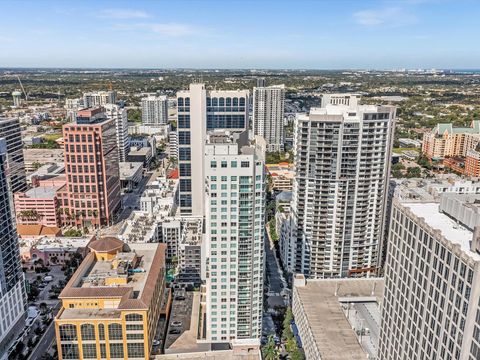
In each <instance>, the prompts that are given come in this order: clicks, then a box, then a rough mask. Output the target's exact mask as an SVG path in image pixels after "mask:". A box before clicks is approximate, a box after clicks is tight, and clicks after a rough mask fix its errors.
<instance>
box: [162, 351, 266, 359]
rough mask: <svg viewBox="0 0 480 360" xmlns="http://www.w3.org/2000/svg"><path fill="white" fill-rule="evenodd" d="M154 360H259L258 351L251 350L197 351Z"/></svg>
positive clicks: (167, 355) (165, 355) (260, 357)
mask: <svg viewBox="0 0 480 360" xmlns="http://www.w3.org/2000/svg"><path fill="white" fill-rule="evenodd" d="M155 359H156V360H177V359H183V360H219V359H221V360H261V359H262V355H261V353H260V350H258V349H255V350H251V351H250V352H248V353H242V352H235V351H234V350H219V351H199V352H193V353H191V352H186V353H175V354H164V355H157V356H155Z"/></svg>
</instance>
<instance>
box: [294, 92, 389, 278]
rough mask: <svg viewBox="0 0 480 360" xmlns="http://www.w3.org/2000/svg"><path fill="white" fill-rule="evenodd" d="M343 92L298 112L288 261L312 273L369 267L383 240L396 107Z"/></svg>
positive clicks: (354, 272) (363, 271)
mask: <svg viewBox="0 0 480 360" xmlns="http://www.w3.org/2000/svg"><path fill="white" fill-rule="evenodd" d="M342 97H343V98H344V100H343V101H344V102H343V103H341V104H338V105H334V104H332V102H331V101H326V100H325V99H324V101H325V103H324V107H322V108H313V109H311V110H310V114H308V115H304V114H302V115H298V116H297V118H296V129H295V134H294V152H295V171H296V175H295V181H294V189H293V206H292V214H293V222H294V224H293V230H292V236H293V237H294V239H293V243H294V246H290V249H291V251H290V261H289V262H290V263H291V264H294V265H293V266H292V267H293V268H294V270H295V272H301V273H304V274H305V275H307V276H310V277H314V278H323V277H343V276H368V275H371V274H374V273H376V272H377V270H378V266H379V254H381V248H382V246H383V241H382V240H383V225H384V216H385V215H384V214H385V206H386V193H387V186H388V178H389V171H390V153H391V148H392V140H393V126H394V119H395V108H394V107H391V106H374V105H358V104H357V98H356V97H355V96H352V97H350V98H348V96H345V95H343V96H342ZM336 98H337V97H336V96H332V95H331V96H329V99H336Z"/></svg>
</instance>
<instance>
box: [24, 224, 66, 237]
mask: <svg viewBox="0 0 480 360" xmlns="http://www.w3.org/2000/svg"><path fill="white" fill-rule="evenodd" d="M17 233H18V236H19V237H20V238H36V237H38V238H40V237H42V236H61V235H62V230H61V229H60V228H58V227H56V226H44V225H41V224H37V225H23V224H19V225H17Z"/></svg>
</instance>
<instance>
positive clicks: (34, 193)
mask: <svg viewBox="0 0 480 360" xmlns="http://www.w3.org/2000/svg"><path fill="white" fill-rule="evenodd" d="M59 188H60V186H39V187H34V188H32V189H30V190H27V191H26V192H25V196H27V197H28V198H30V199H49V200H53V199H55V196H56V194H57V190H58V189H59Z"/></svg>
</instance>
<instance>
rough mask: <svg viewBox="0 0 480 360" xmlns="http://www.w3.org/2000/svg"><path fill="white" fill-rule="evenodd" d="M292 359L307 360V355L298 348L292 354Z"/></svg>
mask: <svg viewBox="0 0 480 360" xmlns="http://www.w3.org/2000/svg"><path fill="white" fill-rule="evenodd" d="M290 359H291V360H305V355H304V354H303V351H302V350H300V349H299V348H296V349H295V350H294V351H292V353H291V354H290Z"/></svg>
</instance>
